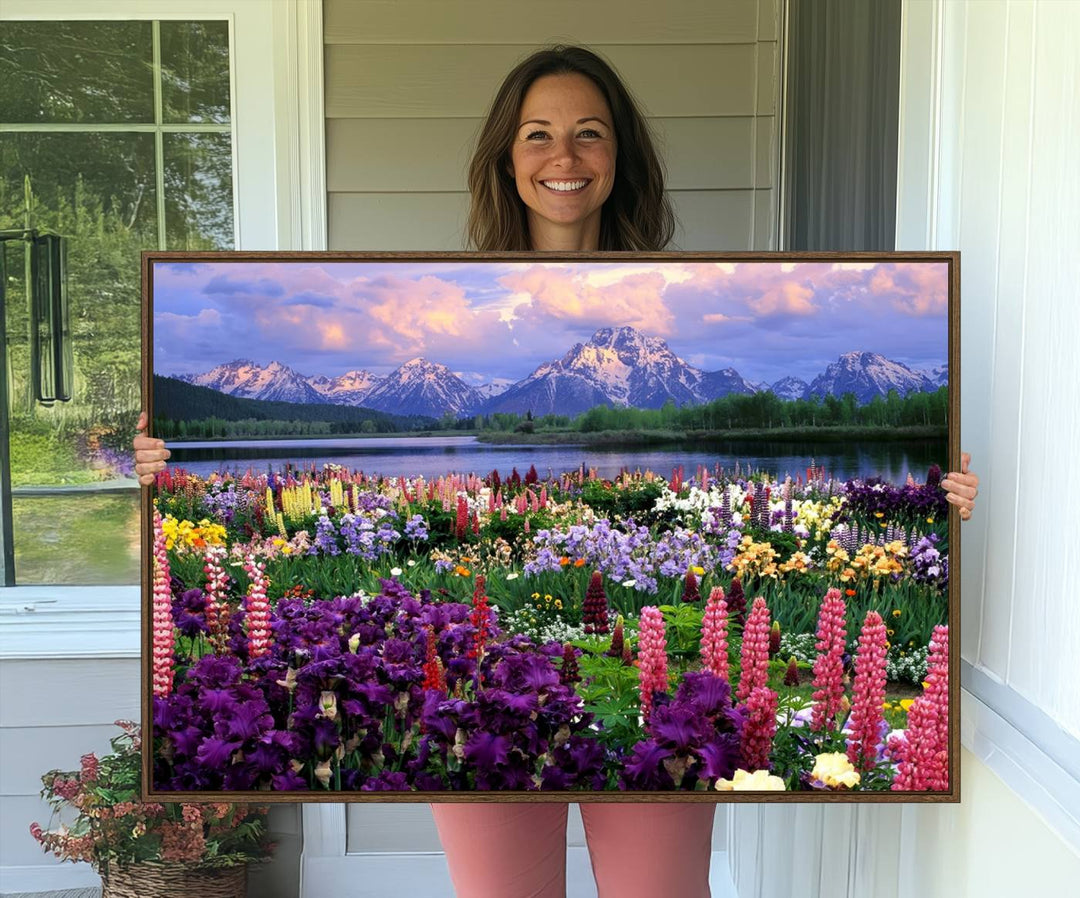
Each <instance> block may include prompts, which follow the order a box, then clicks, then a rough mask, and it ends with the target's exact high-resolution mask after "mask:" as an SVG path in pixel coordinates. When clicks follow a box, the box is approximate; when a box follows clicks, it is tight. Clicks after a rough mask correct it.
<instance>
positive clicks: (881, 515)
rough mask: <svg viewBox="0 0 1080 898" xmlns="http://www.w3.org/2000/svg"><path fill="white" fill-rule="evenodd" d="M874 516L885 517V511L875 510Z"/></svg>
mask: <svg viewBox="0 0 1080 898" xmlns="http://www.w3.org/2000/svg"><path fill="white" fill-rule="evenodd" d="M874 517H875V518H883V517H885V512H883V511H875V512H874Z"/></svg>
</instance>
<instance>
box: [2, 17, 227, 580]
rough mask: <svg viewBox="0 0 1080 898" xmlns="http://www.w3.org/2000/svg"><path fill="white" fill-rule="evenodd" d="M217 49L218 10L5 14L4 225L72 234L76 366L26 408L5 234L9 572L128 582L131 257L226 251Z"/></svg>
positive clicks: (221, 59)
mask: <svg viewBox="0 0 1080 898" xmlns="http://www.w3.org/2000/svg"><path fill="white" fill-rule="evenodd" d="M230 58H231V54H230V23H229V21H227V20H223V19H218V20H203V21H180V20H167V21H158V20H153V21H151V20H145V21H21V22H6V23H5V24H4V28H3V34H2V36H0V83H2V84H3V88H2V91H0V123H2V124H0V231H4V232H6V233H7V234H8V235H14V234H16V233H17V232H19V231H21V230H30V229H33V230H37V231H47V232H51V233H56V234H60V235H63V236H65V237H66V238H68V251H67V260H68V265H67V271H68V275H67V276H68V296H69V308H70V331H71V339H72V350H73V360H74V393H73V396H72V400H71V401H70V402H66V403H59V402H58V403H55V404H53V405H51V406H49V407H46V406H44V405H42V404H40V403H38V402H36V401H35V400H34V397H33V395H32V392H31V390H32V387H31V384H30V377H29V373H30V341H29V313H28V307H27V300H26V295H27V292H26V273H25V268H24V262H23V256H24V246H25V244H24V242H23V241H22V240H21V239H17V238H13V239H8V240H6V241H5V242H4V243H3V244H2V246H3V252H4V253H5V262H6V263H7V264H6V266H5V277H6V281H5V283H4V287H5V290H4V296H5V303H4V316H3V324H4V326H5V328H6V336H7V340H6V346H7V358H6V359H5V360H4V362H5V363H6V365H7V371H8V375H9V376H8V391H9V396H8V409H7V414H8V416H9V424H10V428H9V434H10V447H11V452H10V457H11V479H12V514H13V528H12V534H11V536H12V538H13V540H14V562H15V571H16V581H17V582H18V583H22V584H32V583H52V584H118V583H132V584H133V583H137V582H138V579H139V542H140V539H139V505H138V498H139V491H138V487H137V484H136V482H135V480H134V479H132V475H131V458H130V445H131V437H132V436H133V434H134V424H135V419H136V416H137V415H138V409H139V405H140V342H141V340H140V326H141V325H140V260H139V253H140V251H141V250H143V249H179V250H222V249H232V248H233V247H234V246H235V245H236V240H235V231H236V227H235V222H236V218H235V214H234V209H235V205H236V204H235V201H234V190H233V183H234V163H233V159H234V153H233V142H234V141H233V130H232V121H233V115H232V87H231V84H232V80H231V73H230Z"/></svg>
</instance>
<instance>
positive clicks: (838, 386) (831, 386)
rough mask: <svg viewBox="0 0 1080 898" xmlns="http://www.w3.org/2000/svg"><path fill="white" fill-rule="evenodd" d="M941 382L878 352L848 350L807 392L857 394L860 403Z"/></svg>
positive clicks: (931, 387) (923, 388)
mask: <svg viewBox="0 0 1080 898" xmlns="http://www.w3.org/2000/svg"><path fill="white" fill-rule="evenodd" d="M936 389H937V385H936V384H935V383H934V382H933V381H932V380H930V378H929V377H927V376H926V375H925V374H923V373H922V372H920V371H912V370H911V369H910V368H909V367H908V366H907V365H904V364H903V363H901V362H894V361H892V360H891V359H887V358H885V356H883V355H878V354H877V353H876V352H845V353H844V354H843V355H842V356H840V358H839V360H838V361H836V362H834V363H833V364H831V365H829V367H828V368H826V369H825V372H824V373H823V374H819V375H818V376H817V377H815V378H814V381H813V383H811V384H810V389H809V390H808V391H807V395H813V396H822V397H824V396H827V395H829V394H830V393H831V394H832V395H834V396H843V395H844V393H854V394H855V399H856V400H857V401H858V402H859V404H860V405H861V404H863V403H866V402H870V401H871V400H872V399H873V398H874V397H875V396H887V395H888V393H889V390H896V392H897V393H899V394H900V395H901V396H906V395H907V394H908V393H913V392H916V391H918V390H929V391H933V390H936Z"/></svg>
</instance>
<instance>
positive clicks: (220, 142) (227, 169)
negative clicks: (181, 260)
mask: <svg viewBox="0 0 1080 898" xmlns="http://www.w3.org/2000/svg"><path fill="white" fill-rule="evenodd" d="M232 196H233V189H232V138H231V137H230V135H229V134H166V135H165V242H166V247H167V248H168V249H176V250H224V249H232V248H233V205H232Z"/></svg>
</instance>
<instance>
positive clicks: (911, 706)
mask: <svg viewBox="0 0 1080 898" xmlns="http://www.w3.org/2000/svg"><path fill="white" fill-rule="evenodd" d="M616 256H617V258H616V260H615V261H612V259H611V256H602V255H595V256H591V257H588V258H583V257H580V256H579V257H568V258H558V257H552V258H550V259H549V258H548V257H547V256H545V257H543V260H542V261H541V260H538V259H537V257H535V256H531V257H530V256H527V255H514V254H501V255H491V256H489V255H480V254H470V255H466V254H412V253H406V254H394V255H392V256H388V255H381V256H380V255H375V254H363V253H351V254H340V253H335V254H329V253H276V254H251V253H247V254H245V253H189V254H177V253H163V252H158V253H146V254H144V257H143V278H144V281H143V291H144V357H145V365H144V371H145V372H146V374H145V385H144V388H145V398H146V407H147V409H148V411H149V412H150V414H151V421H152V424H151V435H152V436H155V437H160V438H163V439H165V440H166V441H167V443H168V446H169V449H170V451H171V452H172V457H171V459H170V462H169V467H168V468H167V469H166V470H165V471H164V472H162V473H160V474H159V475H158V476H157V480H156V483H155V485H154V487H152V488H151V489H149V490H147V491H146V493H145V495H144V506H143V511H144V540H145V546H144V574H143V589H144V646H145V652H144V660H143V670H144V682H143V694H144V706H143V707H144V715H145V716H144V724H143V726H144V732H145V733H152V737H151V738H148V739H145V740H144V748H143V751H144V758H143V760H144V797H145V798H150V797H153V798H156V799H158V800H168V799H170V798H173V799H174V800H179V799H180V797H181V796H180V794H179V793H182V794H183V798H184V799H185V800H192V798H193V797H197V796H199V795H205V796H207V797H208V798H209V797H210V796H220V795H221V794H222V793H228V794H229V795H231V796H233V797H235V798H240V797H242V796H243V795H245V794H247V795H252V796H254V794H255V793H257V795H258V800H259V801H260V802H268V801H275V800H303V801H312V800H329V801H353V800H377V801H386V800H398V801H439V800H456V799H455V798H454V797H452V796H451V794H450V793H456V794H457V796H460V794H461V793H469V794H470V798H480V797H482V798H484V799H485V800H522V799H524V798H529V799H532V800H542V801H552V800H567V801H582V800H590V799H593V800H653V799H654V798H655V796H656V795H657V793H665V795H666V796H667V797H670V798H672V799H679V798H680V797H681V799H682V800H712V801H728V800H762V799H765V800H812V801H817V800H822V799H827V800H841V801H866V800H868V801H909V800H923V801H925V800H931V801H955V800H958V799H959V785H958V782H957V780H956V777H957V775H958V764H957V759H956V757H955V756H954V752H955V750H957V749H958V738H957V737H958V730H957V726H956V723H957V721H956V719H955V715H956V712H957V707H956V704H955V702H956V697H957V696H958V683H957V681H956V677H955V672H954V671H952V670H951V665H952V664H953V663H956V661H958V651H957V647H956V646H952V647H951V648H950V635H951V634H955V632H956V628H957V626H958V622H959V616H958V615H959V612H958V607H957V602H956V597H957V596H958V595H959V592H958V584H957V582H956V576H955V572H956V570H957V567H956V558H957V551H956V550H957V548H958V547H957V545H956V543H957V539H958V534H959V521H958V518H957V517H956V515H955V514H953V513H950V506H949V504H948V503H947V502H946V500H945V493H944V491H943V490H942V488H941V486H940V481H941V478H942V476H943V473H942V472H943V471H946V470H955V469H956V464H957V462H958V455H959V451H958V442H957V436H958V432H959V431H958V427H959V422H958V421H957V411H958V407H959V406H958V397H957V395H956V389H955V383H953V384H950V371H952V372H953V375H954V377H955V374H956V366H957V364H958V346H957V340H956V334H955V326H954V325H953V326H950V325H951V323H954V322H956V321H957V320H958V315H959V308H958V304H959V296H958V291H957V284H958V278H959V272H958V266H959V259H958V256H957V255H956V254H950V253H921V254H914V253H897V254H888V255H870V254H850V255H846V256H835V255H826V254H765V255H762V254H758V255H753V256H751V255H731V254H723V255H718V254H703V253H667V254H653V255H643V254H637V255H633V256H631V255H629V254H625V255H624V254H616ZM950 597H952V598H950ZM371 793H379V794H377V795H372V794H371ZM747 793H753V795H749V794H747Z"/></svg>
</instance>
